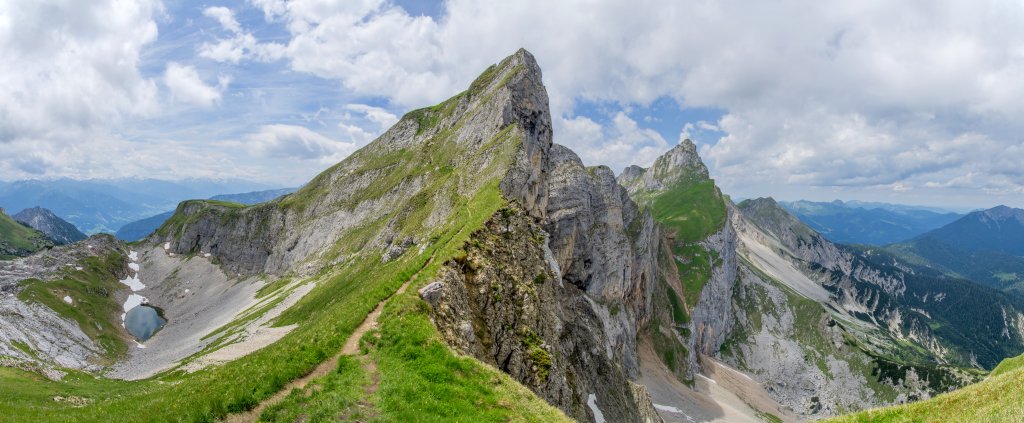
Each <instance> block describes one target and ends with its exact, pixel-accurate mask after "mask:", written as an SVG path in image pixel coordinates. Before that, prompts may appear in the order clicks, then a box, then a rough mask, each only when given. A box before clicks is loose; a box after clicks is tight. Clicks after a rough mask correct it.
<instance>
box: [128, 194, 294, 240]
mask: <svg viewBox="0 0 1024 423" xmlns="http://www.w3.org/2000/svg"><path fill="white" fill-rule="evenodd" d="M295 190H296V188H282V189H272V190H265V191H253V192H246V193H241V194H221V195H215V196H213V197H210V199H211V200H218V201H229V202H233V203H241V204H258V203H262V202H265V201H270V200H273V199H275V198H277V197H280V196H282V195H286V194H291V193H293V192H295ZM173 214H174V211H173V210H172V211H168V212H164V213H160V214H158V215H155V216H150V217H147V218H145V219H140V220H137V221H134V222H131V223H128V224H126V225H124V226H122V227H121V229H118V230H117V234H116V236H117V238H118V239H121V240H124V241H129V242H130V241H138V240H140V239H142V238H145V237H146V236H147V235H149V234H151V233H153V231H155V230H156V228H159V227H160V225H162V224H163V223H164V222H165V221H167V219H170V218H171V216H172V215H173Z"/></svg>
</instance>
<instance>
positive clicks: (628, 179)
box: [619, 139, 710, 194]
mask: <svg viewBox="0 0 1024 423" xmlns="http://www.w3.org/2000/svg"><path fill="white" fill-rule="evenodd" d="M709 178H710V176H709V174H708V168H707V167H706V166H704V162H702V161H701V160H700V156H699V155H698V154H697V146H696V145H695V144H694V143H693V141H690V140H689V139H684V140H682V141H680V142H679V144H676V146H675V147H672V149H671V150H669V151H667V152H665V154H663V155H661V156H660V157H658V158H657V159H655V161H654V164H653V165H651V167H650V168H649V169H644V168H642V167H639V166H630V167H627V168H626V169H625V170H624V171H623V172H622V175H620V176H619V183H620V184H622V186H624V187H625V188H626V189H627V190H628V191H629V193H630V194H637V193H639V192H644V191H662V190H664V189H666V188H668V187H669V186H670V185H672V184H677V183H680V182H686V181H690V180H701V181H703V180H708V179H709Z"/></svg>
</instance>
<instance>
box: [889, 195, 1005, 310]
mask: <svg viewBox="0 0 1024 423" xmlns="http://www.w3.org/2000/svg"><path fill="white" fill-rule="evenodd" d="M889 250H891V251H893V252H894V253H896V254H899V255H901V256H903V257H904V258H906V259H908V260H912V261H916V262H919V263H922V264H927V265H929V266H931V267H934V268H936V269H939V270H942V271H944V272H946V273H947V274H950V275H954V276H962V277H965V278H968V279H971V280H974V281H977V282H980V283H983V284H985V285H988V286H991V287H994V288H997V289H1003V290H1010V291H1015V292H1018V293H1024V210H1021V209H1015V208H1010V207H1006V206H999V207H995V208H992V209H988V210H982V211H976V212H971V213H969V214H968V215H966V216H964V217H962V218H960V219H958V220H956V221H955V222H952V223H950V224H948V225H946V226H943V227H941V228H938V229H935V230H933V231H929V232H928V233H925V234H922V235H920V236H918V237H916V238H914V239H911V240H908V241H906V242H901V243H899V244H894V245H891V246H889Z"/></svg>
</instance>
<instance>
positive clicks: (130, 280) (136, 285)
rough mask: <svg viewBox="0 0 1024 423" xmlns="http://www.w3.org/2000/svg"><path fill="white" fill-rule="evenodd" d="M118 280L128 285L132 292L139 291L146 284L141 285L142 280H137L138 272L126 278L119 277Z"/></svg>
mask: <svg viewBox="0 0 1024 423" xmlns="http://www.w3.org/2000/svg"><path fill="white" fill-rule="evenodd" d="M120 282H121V283H123V284H125V285H128V287H129V288H131V289H132V292H135V291H141V290H142V289H143V288H145V287H146V285H143V284H142V281H140V280H139V274H138V273H136V274H135V276H129V277H127V278H124V279H121V280H120ZM125 310H128V309H125Z"/></svg>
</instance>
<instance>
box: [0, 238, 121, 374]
mask: <svg viewBox="0 0 1024 423" xmlns="http://www.w3.org/2000/svg"><path fill="white" fill-rule="evenodd" d="M111 254H114V255H122V256H123V255H124V254H125V252H124V245H123V244H121V243H120V242H118V241H117V240H115V239H114V238H113V237H112V236H109V235H95V236H93V237H92V238H89V239H88V240H86V241H84V242H80V243H76V244H71V245H66V246H58V247H55V248H53V249H50V250H46V251H43V252H40V253H38V254H35V255H32V256H29V257H25V258H20V259H17V260H13V261H0V357H5V360H6V361H5V362H4V363H2V365H4V366H14V367H20V368H23V369H28V370H33V371H39V372H40V373H42V374H43V375H46V376H47V377H49V378H51V379H60V378H61V377H63V375H64V372H63V371H61V370H60V369H61V368H69V369H78V370H85V371H91V372H96V371H99V370H101V369H102V368H103V365H102V363H103V362H104V359H103V356H104V355H105V353H106V351H105V346H103V345H100V344H99V343H97V342H96V341H95V340H93V339H92V338H90V337H89V336H88V335H86V334H85V333H84V332H83V330H82V328H81V326H80V325H79V323H78V322H77V321H75V320H73V319H72V318H71V317H69V316H67V315H62V314H60V313H58V312H57V311H54V309H52V308H50V307H49V306H47V305H46V304H44V303H43V302H40V301H37V300H33V299H30V298H22V295H21V293H22V291H23V290H24V289H25V285H24V284H23V283H22V281H25V280H27V279H33V280H38V281H39V282H38V283H43V284H45V283H46V282H47V281H51V280H56V279H60V278H62V277H63V275H64V274H65V273H66V272H69V271H78V270H83V267H82V266H83V265H82V264H81V262H82V261H83V260H84V259H86V258H90V257H100V258H102V257H107V256H109V255H111ZM89 270H90V271H91V269H89ZM128 271H129V270H128V267H127V260H122V263H120V264H119V266H118V269H116V272H118V274H119V275H122V276H123V275H126V274H127V273H128ZM108 276H110V275H108ZM97 289H99V288H98V287H97ZM61 295H64V294H61ZM109 295H113V293H109ZM67 298H69V299H70V297H67ZM71 300H72V302H73V301H74V299H71ZM68 306H69V307H71V306H73V304H68ZM106 327H109V326H106ZM114 336H115V338H114V339H116V337H117V336H121V334H114Z"/></svg>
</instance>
